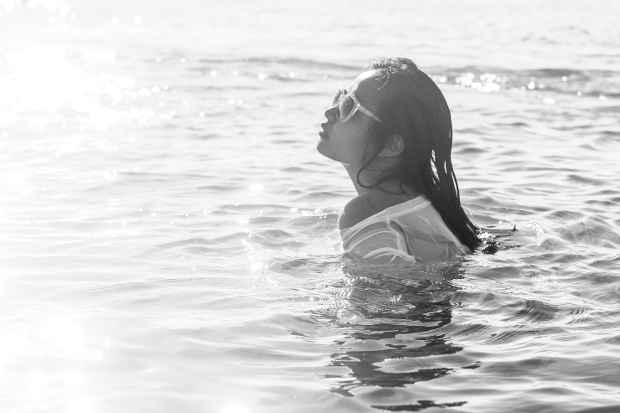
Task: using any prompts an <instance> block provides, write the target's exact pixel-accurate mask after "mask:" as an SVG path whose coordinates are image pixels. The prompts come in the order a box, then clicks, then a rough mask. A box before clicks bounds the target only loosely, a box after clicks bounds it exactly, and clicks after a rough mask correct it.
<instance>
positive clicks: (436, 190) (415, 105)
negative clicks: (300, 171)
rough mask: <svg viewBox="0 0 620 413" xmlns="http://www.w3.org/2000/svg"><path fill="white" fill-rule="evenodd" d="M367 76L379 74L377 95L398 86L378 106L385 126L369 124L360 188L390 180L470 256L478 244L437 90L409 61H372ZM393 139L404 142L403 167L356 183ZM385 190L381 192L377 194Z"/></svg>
mask: <svg viewBox="0 0 620 413" xmlns="http://www.w3.org/2000/svg"><path fill="white" fill-rule="evenodd" d="M368 69H369V70H378V74H377V79H378V80H379V81H380V86H379V89H382V88H384V87H389V86H391V85H392V83H393V82H396V85H394V86H395V87H393V88H392V90H393V91H394V92H390V94H389V95H388V96H389V98H388V99H387V100H385V101H383V102H381V103H380V104H379V108H378V115H379V117H380V118H381V119H382V120H383V122H384V124H380V123H377V122H375V123H373V124H372V126H371V130H370V131H369V132H370V133H371V136H374V137H375V140H376V141H377V142H376V144H377V146H378V148H377V150H376V151H375V152H374V153H373V154H372V156H370V158H369V159H367V160H366V161H365V162H364V163H363V165H362V167H361V168H360V170H359V171H358V173H357V176H356V180H357V183H358V184H359V185H360V186H362V187H364V188H368V189H370V188H374V187H377V186H378V185H379V184H380V183H381V182H384V181H386V180H388V179H394V178H396V179H398V181H399V182H400V189H401V191H402V192H401V193H404V190H403V185H407V186H410V187H412V188H414V189H415V190H416V191H418V192H421V193H422V194H424V195H425V196H426V197H427V198H428V199H429V200H430V202H431V203H432V205H433V207H434V208H435V209H436V210H437V212H439V214H440V215H441V217H442V219H443V221H444V222H445V223H446V225H447V226H448V228H450V230H452V232H453V233H454V235H455V236H456V237H457V238H458V239H459V240H460V241H461V242H462V243H463V244H465V245H467V246H468V247H469V248H470V249H471V250H472V251H473V250H474V249H475V248H476V247H478V246H479V245H480V243H481V239H480V238H479V237H478V233H479V232H480V229H479V228H477V227H476V226H475V225H474V224H473V223H472V221H471V220H470V219H469V218H468V217H467V214H466V213H465V211H464V210H463V208H462V206H461V201H460V194H459V187H458V182H457V179H456V175H455V174H454V169H453V167H452V159H451V151H452V119H451V114H450V109H449V107H448V104H447V102H446V99H445V98H444V96H443V94H442V93H441V90H439V87H438V86H437V85H436V84H435V82H433V80H432V79H431V78H430V77H429V76H428V75H427V74H426V73H424V72H423V71H421V70H419V69H418V67H417V66H416V65H415V64H414V63H413V62H412V61H411V60H410V59H408V58H402V57H396V58H384V59H380V60H377V61H373V62H372V63H371V64H370V65H369V67H368ZM394 133H397V134H399V135H400V136H402V138H403V139H404V142H405V149H404V151H403V153H402V161H401V162H400V163H399V164H398V165H396V167H394V168H392V169H390V170H388V171H387V172H386V173H385V174H384V175H383V176H381V178H379V179H378V180H377V181H376V182H374V183H373V184H371V185H364V184H362V183H361V182H360V179H359V177H360V173H361V172H362V171H363V170H364V169H365V168H366V167H367V166H369V165H370V164H371V163H372V161H373V160H374V159H375V158H376V157H377V156H378V155H379V153H380V152H381V150H382V149H383V147H384V146H385V144H386V142H387V138H388V137H389V136H390V135H391V134H394ZM381 190H383V189H381Z"/></svg>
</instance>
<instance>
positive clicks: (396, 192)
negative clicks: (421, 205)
mask: <svg viewBox="0 0 620 413" xmlns="http://www.w3.org/2000/svg"><path fill="white" fill-rule="evenodd" d="M345 169H346V171H347V173H348V174H349V178H351V182H353V186H354V187H355V190H356V191H357V193H358V195H364V194H368V193H369V192H370V191H373V192H377V191H381V192H385V196H386V197H388V196H399V197H402V196H406V197H409V198H413V197H415V196H417V195H419V192H418V191H416V190H415V189H413V188H411V187H409V186H407V185H401V182H400V181H399V180H398V179H389V180H387V181H384V182H381V184H379V185H376V186H373V187H372V188H365V187H363V186H361V185H359V184H358V182H357V176H356V175H357V171H358V169H357V168H352V167H351V166H350V165H345ZM360 180H361V181H362V182H368V183H372V182H375V181H376V180H377V177H369V176H367V175H364V174H361V176H360ZM403 191H405V192H404V193H403Z"/></svg>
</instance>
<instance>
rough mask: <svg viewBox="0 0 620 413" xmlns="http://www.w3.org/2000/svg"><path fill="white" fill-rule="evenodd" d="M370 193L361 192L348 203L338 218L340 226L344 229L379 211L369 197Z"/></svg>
mask: <svg viewBox="0 0 620 413" xmlns="http://www.w3.org/2000/svg"><path fill="white" fill-rule="evenodd" d="M368 198H369V196H368V193H365V194H361V195H358V196H356V197H355V198H353V199H351V200H350V201H349V202H347V203H346V205H345V206H344V208H343V210H342V214H340V217H339V218H338V227H339V228H340V229H341V230H342V229H345V228H349V227H352V226H353V225H355V224H357V223H358V222H360V221H362V220H364V219H366V218H368V217H369V216H371V215H374V214H375V213H377V212H378V211H376V209H375V208H374V207H373V205H372V203H371V202H370V200H369V199H368Z"/></svg>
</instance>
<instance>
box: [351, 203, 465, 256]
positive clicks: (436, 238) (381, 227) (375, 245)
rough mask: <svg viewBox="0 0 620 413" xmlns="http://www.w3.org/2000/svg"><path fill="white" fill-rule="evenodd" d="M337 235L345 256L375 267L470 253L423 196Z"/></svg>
mask: <svg viewBox="0 0 620 413" xmlns="http://www.w3.org/2000/svg"><path fill="white" fill-rule="evenodd" d="M340 235H341V236H342V244H343V249H344V252H345V256H347V255H348V256H352V257H355V258H361V259H364V260H370V261H372V263H376V264H393V263H405V264H411V263H415V262H431V261H446V260H450V259H452V258H454V257H455V256H457V255H460V254H467V253H469V252H471V251H470V249H469V248H468V247H467V246H466V245H464V244H462V243H461V242H460V241H459V239H458V238H457V237H456V236H455V235H454V234H453V233H452V231H451V230H450V228H448V226H447V225H446V224H445V222H444V221H443V219H442V218H441V215H439V213H438V212H437V210H436V209H435V208H434V207H433V205H432V204H431V202H430V201H429V200H428V199H427V198H426V197H425V196H423V195H418V196H417V197H415V198H412V199H410V200H407V201H405V202H401V203H399V204H395V205H392V206H390V207H387V208H385V209H383V210H382V211H379V212H377V213H376V214H374V215H371V216H369V217H367V218H365V219H363V220H361V221H360V222H358V223H357V224H355V225H353V226H352V227H349V228H343V229H342V230H340Z"/></svg>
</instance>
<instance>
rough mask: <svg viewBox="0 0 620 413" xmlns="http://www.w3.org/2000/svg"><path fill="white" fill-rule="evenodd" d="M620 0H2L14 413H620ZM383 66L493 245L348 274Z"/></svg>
mask: <svg viewBox="0 0 620 413" xmlns="http://www.w3.org/2000/svg"><path fill="white" fill-rule="evenodd" d="M619 4H620V3H618V2H614V1H595V2H592V1H576V0H570V1H567V0H564V1H527V2H526V1H502V2H497V1H490V0H489V1H486V0H473V1H469V2H466V3H464V2H461V1H456V0H455V1H449V0H447V1H441V2H438V1H431V2H428V1H426V2H422V1H390V2H376V1H365V0H363V1H359V0H358V1H339V2H331V1H329V2H328V1H312V2H301V1H288V2H284V1H282V2H278V1H260V2H258V1H257V2H251V1H249V0H248V1H240V0H229V1H226V2H215V1H208V2H207V1H195V0H183V1H176V2H164V1H161V0H155V1H148V2H147V1H143V0H138V1H132V2H125V1H120V0H111V1H105V2H104V1H99V2H96V1H93V0H85V1H79V2H78V1H76V0H68V1H63V0H58V1H53V0H50V1H45V0H40V1H34V0H33V1H17V0H2V1H0V169H1V171H0V191H1V192H0V193H1V195H0V331H1V332H2V333H1V335H0V410H2V411H3V412H76V413H78V412H79V413H99V412H101V413H104V412H105V413H109V412H208V413H210V412H213V413H254V412H318V411H325V412H376V411H425V412H432V411H441V412H577V411H582V412H585V411H599V412H602V411H607V412H612V411H620V359H619V357H618V354H620V306H619V304H618V302H619V300H620V281H619V277H620V253H619V248H620V208H619V207H618V205H619V203H620V187H619V185H618V177H619V176H620V162H618V159H619V157H620V122H619V114H620V52H619V51H620V28H619V26H618V24H617V21H618V16H620V6H619ZM382 56H406V57H409V58H411V59H412V60H413V61H414V62H416V64H418V66H419V67H420V68H422V69H423V70H425V71H426V72H427V73H429V74H430V75H431V76H432V77H433V78H434V79H435V81H436V82H437V83H438V84H439V86H440V87H441V89H442V90H443V92H444V93H445V95H446V98H447V100H448V103H449V105H450V107H451V110H452V115H453V123H454V145H453V162H454V166H455V171H456V174H457V177H458V180H459V184H460V189H461V200H462V203H463V205H464V206H465V207H466V208H467V210H468V211H469V213H470V214H471V217H472V219H473V220H474V222H476V223H477V224H478V225H480V226H482V227H484V228H487V229H488V230H489V231H491V232H493V231H494V232H495V233H496V234H498V240H500V241H501V243H500V248H499V250H498V251H497V252H496V253H495V254H482V253H476V254H474V255H471V256H469V257H467V258H466V259H465V260H463V261H462V262H458V263H453V264H446V265H444V266H437V267H434V268H428V267H421V268H417V269H410V270H409V271H407V272H401V273H398V272H397V271H395V272H393V273H392V272H390V271H387V270H384V271H371V270H368V269H364V268H361V269H359V268H357V269H351V268H349V267H347V266H346V265H344V264H343V260H342V256H341V254H342V251H341V245H340V236H339V234H338V230H337V218H338V214H339V213H340V211H341V209H342V207H343V205H344V204H345V203H346V202H347V201H348V200H349V199H351V198H352V197H354V196H355V195H356V193H355V192H354V189H353V186H352V184H351V181H350V179H349V177H348V175H347V174H346V172H345V171H344V169H343V168H342V166H341V165H339V164H337V163H334V162H332V161H330V160H329V159H327V158H324V157H322V156H321V155H320V154H318V152H316V144H317V142H318V139H319V137H318V134H317V132H318V130H319V124H320V123H321V122H323V121H324V120H325V119H324V115H323V112H324V110H325V108H326V105H327V104H328V103H329V102H330V100H331V98H332V96H333V95H334V93H335V91H336V90H337V89H338V88H339V87H346V86H347V85H348V84H349V83H350V82H351V80H352V79H353V78H355V76H357V74H358V73H359V72H360V71H361V70H363V68H364V67H365V65H367V64H368V63H369V62H370V60H371V59H373V58H377V57H382ZM515 226H516V229H517V231H515V232H512V231H510V230H511V229H512V228H514V227H515ZM605 406H607V410H602V409H601V410H589V409H596V408H603V407H605ZM613 406H615V407H613Z"/></svg>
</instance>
